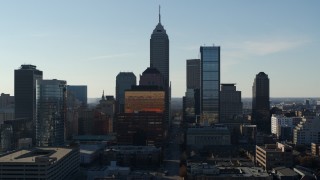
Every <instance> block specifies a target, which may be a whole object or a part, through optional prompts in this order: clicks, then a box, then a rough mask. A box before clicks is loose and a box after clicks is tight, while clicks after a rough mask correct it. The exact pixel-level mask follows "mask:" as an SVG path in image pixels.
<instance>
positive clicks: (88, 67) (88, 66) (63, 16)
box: [0, 0, 320, 97]
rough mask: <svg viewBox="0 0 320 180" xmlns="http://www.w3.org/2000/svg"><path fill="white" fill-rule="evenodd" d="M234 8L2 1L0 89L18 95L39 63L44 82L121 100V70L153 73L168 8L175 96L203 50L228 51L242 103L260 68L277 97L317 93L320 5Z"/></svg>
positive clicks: (224, 75) (226, 76)
mask: <svg viewBox="0 0 320 180" xmlns="http://www.w3.org/2000/svg"><path fill="white" fill-rule="evenodd" d="M228 2H229V3H228ZM228 2H213V1H201V4H199V3H196V2H184V3H179V2H167V1H152V2H150V1H138V2H130V1H128V2H126V5H123V3H119V2H117V1H95V2H93V3H92V2H91V3H88V2H85V1H68V2H63V1H55V2H42V1H28V2H19V3H18V2H16V1H5V2H3V1H2V2H0V22H1V24H0V29H1V30H0V39H1V41H0V59H1V62H2V63H1V67H0V92H1V93H10V94H11V95H13V90H14V85H13V84H14V70H15V69H18V68H19V67H20V65H22V64H32V65H36V66H37V69H39V70H41V71H43V78H44V79H59V80H66V81H67V84H68V85H87V86H88V97H100V96H101V94H102V91H103V90H104V91H105V94H106V95H108V94H111V95H115V82H116V76H117V74H118V73H119V72H131V71H132V72H133V73H134V74H135V75H136V77H139V75H140V74H142V72H143V71H144V70H145V69H146V68H147V67H149V62H150V52H149V46H150V37H151V34H152V31H153V29H154V28H155V27H156V25H157V23H158V6H159V4H160V5H161V23H162V25H163V26H164V29H166V31H167V34H168V36H169V40H170V50H169V51H170V58H169V61H170V80H171V82H172V97H181V96H183V95H184V92H185V89H186V82H185V81H186V60H187V59H194V58H199V54H200V46H203V45H204V44H206V45H212V44H215V45H216V46H220V47H221V83H236V84H237V90H239V91H241V92H242V97H252V85H253V81H254V77H255V76H256V74H258V73H259V72H260V71H263V72H265V73H266V74H268V76H269V78H270V96H271V97H319V96H320V92H319V90H320V83H318V79H317V77H318V76H319V73H318V70H317V67H319V65H320V62H319V61H317V60H318V59H319V57H320V52H319V51H317V50H318V49H319V47H320V44H319V39H320V31H319V30H320V22H318V21H317V17H319V15H320V12H319V11H317V7H319V5H320V2H317V1H309V2H308V3H300V2H299V1H288V0H287V1H281V2H277V1H268V2H259V3H258V2H254V1H242V2H236V1H228ZM230 2H232V3H230ZM275 4H276V6H275ZM288 4H289V5H288ZM270 9H272V12H271V11H270ZM70 12H72V13H70ZM230 12H232V13H230ZM300 12H302V13H300ZM110 64H111V66H110ZM136 64H138V65H136ZM75 68H76V70H75ZM84 72H87V73H88V74H84ZM137 81H138V79H137ZM284 82H285V83H284Z"/></svg>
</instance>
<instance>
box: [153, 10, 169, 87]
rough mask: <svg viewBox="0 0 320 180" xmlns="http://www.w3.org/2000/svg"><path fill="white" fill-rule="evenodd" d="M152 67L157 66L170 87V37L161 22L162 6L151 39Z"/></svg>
mask: <svg viewBox="0 0 320 180" xmlns="http://www.w3.org/2000/svg"><path fill="white" fill-rule="evenodd" d="M150 67H152V68H157V69H158V70H159V71H160V73H161V74H162V76H163V77H164V79H165V86H166V87H169V38H168V35H167V33H166V30H165V29H164V28H163V26H162V24H161V17H160V8H159V23H158V25H157V26H156V28H155V29H154V30H153V33H152V34H151V39H150Z"/></svg>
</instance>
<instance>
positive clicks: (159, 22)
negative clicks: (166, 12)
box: [159, 5, 161, 24]
mask: <svg viewBox="0 0 320 180" xmlns="http://www.w3.org/2000/svg"><path fill="white" fill-rule="evenodd" d="M160 9H161V6H160V5H159V23H160V24H161V13H160Z"/></svg>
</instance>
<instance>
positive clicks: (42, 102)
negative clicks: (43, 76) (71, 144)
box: [36, 79, 67, 146]
mask: <svg viewBox="0 0 320 180" xmlns="http://www.w3.org/2000/svg"><path fill="white" fill-rule="evenodd" d="M66 103H67V88H66V81H60V80H56V79H53V80H42V81H41V82H40V84H39V86H38V90H37V106H38V109H37V120H36V124H37V125H36V144H37V146H63V145H64V141H65V137H64V134H65V120H66Z"/></svg>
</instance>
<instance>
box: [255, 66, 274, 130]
mask: <svg viewBox="0 0 320 180" xmlns="http://www.w3.org/2000/svg"><path fill="white" fill-rule="evenodd" d="M252 120H253V123H254V124H256V125H257V128H258V131H262V132H265V133H270V132H271V127H270V126H271V123H270V121H271V120H270V86H269V77H268V75H267V74H265V73H264V72H260V73H259V74H257V75H256V77H255V79H254V82H253V86H252Z"/></svg>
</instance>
